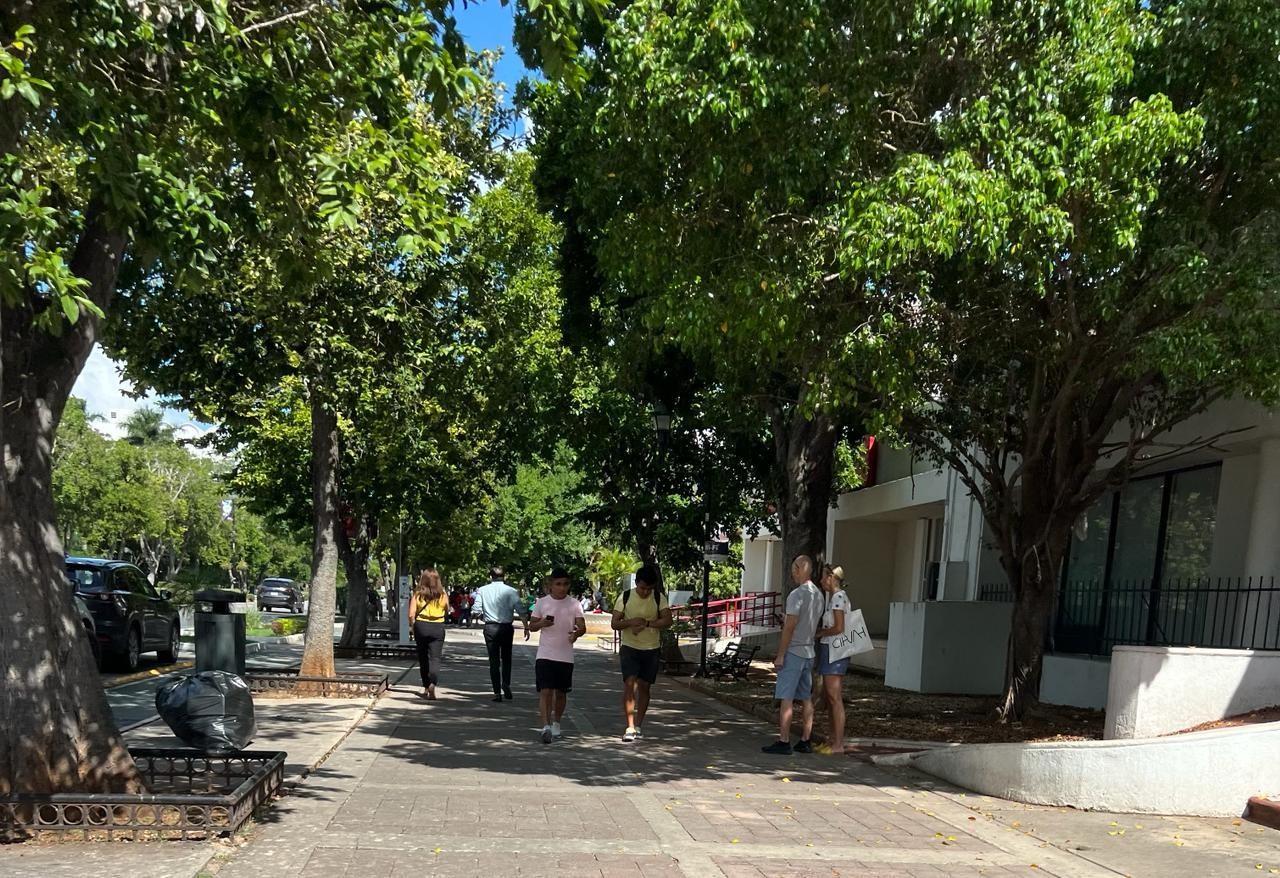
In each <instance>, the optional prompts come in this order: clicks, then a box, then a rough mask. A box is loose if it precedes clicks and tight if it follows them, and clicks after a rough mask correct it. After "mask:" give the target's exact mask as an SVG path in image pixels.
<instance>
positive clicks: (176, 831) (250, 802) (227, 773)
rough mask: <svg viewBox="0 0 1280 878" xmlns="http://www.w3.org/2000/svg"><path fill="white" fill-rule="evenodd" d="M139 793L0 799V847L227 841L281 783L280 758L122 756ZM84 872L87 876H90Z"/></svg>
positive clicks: (183, 753)
mask: <svg viewBox="0 0 1280 878" xmlns="http://www.w3.org/2000/svg"><path fill="white" fill-rule="evenodd" d="M129 755H130V756H132V757H133V761H134V764H135V765H137V767H138V772H139V773H140V774H141V775H142V779H143V782H144V783H145V784H146V787H147V790H148V791H147V792H146V793H53V794H49V795H15V796H10V797H6V798H0V842H13V841H25V840H28V839H38V840H49V841H55V840H68V841H113V840H117V839H128V840H132V841H150V840H153V839H183V840H204V839H209V838H215V837H217V836H220V835H229V834H232V833H235V832H236V830H238V829H239V828H240V827H241V825H242V824H243V823H244V822H245V821H246V820H248V819H249V817H250V816H251V815H252V814H253V812H254V810H255V809H256V808H258V807H260V806H262V805H264V804H266V803H267V802H269V801H270V800H271V799H272V798H274V797H275V795H276V793H277V792H278V791H279V789H280V787H281V785H282V784H283V783H284V760H285V756H286V755H287V754H285V753H281V752H268V751H257V750H241V751H238V752H235V753H232V754H229V755H226V756H209V755H206V754H204V753H200V752H198V751H195V750H179V749H167V748H156V749H152V748H141V747H139V748H135V747H130V748H129ZM90 871H92V870H90Z"/></svg>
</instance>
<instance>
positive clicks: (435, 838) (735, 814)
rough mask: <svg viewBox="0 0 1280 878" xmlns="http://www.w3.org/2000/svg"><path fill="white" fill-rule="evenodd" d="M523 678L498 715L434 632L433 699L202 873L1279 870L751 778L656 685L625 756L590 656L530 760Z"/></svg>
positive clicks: (1044, 812) (844, 775)
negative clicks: (438, 676)
mask: <svg viewBox="0 0 1280 878" xmlns="http://www.w3.org/2000/svg"><path fill="white" fill-rule="evenodd" d="M532 659H533V653H532V649H531V648H530V647H528V646H526V645H517V648H516V663H517V667H516V682H517V685H516V700H515V701H514V702H511V703H503V704H495V703H492V702H490V701H489V700H488V698H487V697H486V695H487V689H488V681H487V668H486V665H485V662H484V659H483V649H482V647H481V645H480V642H479V636H478V635H477V634H474V633H471V632H456V631H450V634H449V641H448V643H447V645H446V658H445V666H444V671H443V676H442V681H441V689H442V699H441V700H440V701H437V702H433V703H428V702H424V701H421V700H420V699H418V698H416V697H414V696H413V695H412V694H411V693H410V692H408V691H404V692H399V693H396V694H394V695H392V696H391V697H389V698H386V699H384V700H382V701H381V702H379V703H378V704H377V705H376V706H375V707H374V709H373V710H372V712H371V713H370V714H369V716H368V717H367V718H366V719H365V721H364V722H363V723H362V724H361V725H360V726H359V727H358V728H357V729H356V730H355V731H354V732H353V733H352V734H351V735H350V736H349V737H348V738H347V739H346V740H345V742H344V743H343V745H342V747H341V748H339V750H338V751H337V752H335V753H334V754H333V755H332V756H331V757H330V758H329V760H328V761H327V762H326V763H325V764H324V765H323V766H322V767H321V768H320V770H319V771H317V772H316V773H315V774H314V775H313V776H312V777H311V778H310V779H309V780H308V781H307V782H306V783H305V784H304V785H303V787H302V789H301V790H300V792H301V795H295V796H293V797H291V798H288V799H285V800H282V801H281V802H280V803H278V804H277V806H276V808H275V809H274V811H273V812H272V814H271V815H270V818H269V822H268V823H267V825H265V826H263V827H261V828H260V829H259V830H258V831H257V833H256V835H255V836H254V837H253V838H252V840H251V842H250V843H249V844H248V845H247V846H245V847H243V848H241V849H240V850H238V851H237V852H236V853H235V854H234V855H232V856H231V857H230V858H229V859H226V860H225V861H223V862H215V864H213V865H215V866H217V872H218V878H252V876H259V875H264V874H270V875H272V876H278V878H285V876H295V875H306V876H308V878H322V876H346V875H352V876H357V875H358V876H360V878H375V876H402V875H403V876H415V878H416V876H419V875H450V876H469V875H499V874H500V875H504V876H506V875H554V876H558V878H570V876H582V875H594V876H607V878H613V876H622V875H629V876H682V875H687V876H732V878H740V876H752V878H758V876H784V875H785V876H809V875H812V876H833V875H850V876H852V875H858V876H921V878H923V876H943V875H951V876H977V875H993V876H1045V875H1052V876H1059V878H1075V876H1081V878H1086V876H1114V875H1119V874H1132V875H1158V876H1162V878H1163V876H1172V875H1187V876H1197V878H1199V876H1205V875H1218V874H1221V875H1245V874H1251V875H1256V874H1259V873H1261V874H1264V875H1266V874H1269V870H1270V869H1272V868H1280V847H1278V846H1277V839H1280V836H1277V835H1275V834H1270V835H1267V834H1262V833H1254V832H1252V827H1249V826H1248V824H1245V825H1244V827H1245V828H1244V829H1242V828H1241V827H1232V826H1231V825H1230V821H1216V822H1215V821H1178V824H1180V825H1182V826H1183V827H1184V828H1183V829H1182V831H1181V832H1180V833H1179V835H1180V837H1177V838H1175V837H1173V833H1175V832H1178V830H1177V829H1175V828H1174V825H1173V824H1169V825H1160V824H1157V821H1156V820H1151V821H1148V822H1150V823H1151V824H1152V825H1153V826H1157V825H1159V828H1160V831H1158V832H1155V831H1153V832H1150V833H1148V832H1145V831H1135V830H1133V829H1132V828H1130V829H1128V830H1127V831H1126V834H1125V835H1120V834H1112V833H1118V830H1117V829H1116V828H1115V827H1110V826H1109V824H1110V822H1111V819H1113V818H1110V817H1109V815H1090V814H1078V813H1075V812H1065V813H1064V812H1060V811H1058V810H1056V809H1034V808H1023V807H1022V806H1012V805H1010V803H1005V802H995V801H993V800H985V799H980V797H972V800H970V799H969V797H965V796H963V795H961V794H960V793H959V792H958V791H955V790H950V789H946V788H943V787H941V786H940V785H938V784H936V783H933V782H931V781H929V780H927V779H925V778H923V777H922V776H921V775H918V774H915V773H914V772H910V771H906V770H901V769H886V768H881V767H878V766H873V765H869V764H865V763H862V762H858V761H856V760H853V759H836V758H832V757H821V756H800V755H797V756H793V757H790V758H780V757H770V756H765V755H764V754H762V753H760V752H759V747H760V745H761V744H762V743H765V742H766V741H767V740H769V735H770V730H769V729H768V728H767V727H766V726H765V725H764V724H762V723H760V722H759V721H758V720H755V719H754V718H751V717H748V716H745V715H743V714H741V713H739V712H737V711H735V710H733V709H732V708H728V707H726V706H724V705H721V704H719V703H717V702H715V701H712V700H710V699H708V698H705V697H704V696H701V695H699V694H697V693H694V692H691V691H689V690H688V689H685V688H683V687H678V686H674V685H672V684H671V683H670V681H664V680H662V679H660V680H659V685H658V687H657V689H656V690H655V691H656V699H655V705H654V709H653V710H652V711H651V714H650V718H649V721H648V722H647V723H646V730H645V731H646V737H645V738H644V739H643V740H642V741H641V742H639V743H637V744H634V745H624V744H622V743H621V742H620V741H619V740H618V733H619V731H620V721H619V718H618V708H617V693H618V683H619V681H618V677H617V671H616V660H615V659H613V658H612V656H609V655H607V654H605V653H601V652H599V651H598V650H595V649H589V650H580V651H579V654H578V667H577V672H576V675H575V684H576V686H575V690H574V692H573V694H572V695H571V696H570V708H569V714H568V716H567V717H566V720H567V721H566V723H565V729H566V737H565V739H564V740H563V741H562V742H559V743H556V744H553V745H550V746H546V745H543V744H541V743H539V742H538V741H537V740H536V734H537V731H538V728H539V727H538V724H537V722H536V715H535V700H534V694H533V687H532V676H533V675H532ZM406 682H411V680H406ZM1015 812H1016V813H1017V814H1018V815H1019V816H1011V815H1012V814H1014V813H1015ZM1019 817H1020V818H1021V819H1019ZM1123 819H1124V820H1126V821H1128V823H1126V824H1125V825H1129V824H1132V823H1133V822H1135V821H1134V820H1133V819H1132V818H1123ZM1136 822H1138V823H1142V822H1143V821H1141V820H1139V821H1136ZM1101 826H1107V827H1108V828H1107V829H1106V830H1102V829H1101V828H1100V827H1101ZM1104 833H1105V834H1104ZM1232 833H1236V835H1235V836H1233V835H1232ZM1085 838H1088V839H1089V844H1080V843H1079V840H1080V839H1085ZM1232 838H1234V839H1235V840H1234V841H1233V840H1231V839H1232ZM1073 840H1074V841H1073ZM1179 841H1181V842H1183V843H1182V844H1181V845H1179V844H1178V843H1177V842H1179ZM1051 842H1052V843H1051ZM1259 865H1261V867H1262V868H1261V869H1258V868H1257V867H1258V866H1259ZM1113 866H1114V868H1112V867H1113Z"/></svg>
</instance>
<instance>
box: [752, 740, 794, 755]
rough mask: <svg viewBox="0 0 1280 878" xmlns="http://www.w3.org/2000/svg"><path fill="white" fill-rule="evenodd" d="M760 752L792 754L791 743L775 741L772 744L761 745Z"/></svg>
mask: <svg viewBox="0 0 1280 878" xmlns="http://www.w3.org/2000/svg"><path fill="white" fill-rule="evenodd" d="M760 752H761V753H773V754H775V755H777V756H790V755H791V745H790V744H788V743H787V742H786V741H774V742H773V743H772V744H768V745H766V746H764V747H761V748H760Z"/></svg>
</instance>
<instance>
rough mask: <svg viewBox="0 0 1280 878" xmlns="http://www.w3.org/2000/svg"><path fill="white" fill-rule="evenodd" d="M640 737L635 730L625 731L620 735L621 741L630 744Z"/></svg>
mask: <svg viewBox="0 0 1280 878" xmlns="http://www.w3.org/2000/svg"><path fill="white" fill-rule="evenodd" d="M638 737H640V732H639V731H637V730H636V729H627V730H626V731H625V732H623V733H622V740H623V741H625V742H627V743H628V744H630V743H631V742H632V741H634V740H635V739H636V738H638Z"/></svg>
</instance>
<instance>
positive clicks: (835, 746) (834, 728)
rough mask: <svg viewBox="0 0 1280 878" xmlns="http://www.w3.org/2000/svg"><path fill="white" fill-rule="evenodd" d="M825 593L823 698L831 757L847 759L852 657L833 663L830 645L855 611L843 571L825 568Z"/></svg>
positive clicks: (820, 659)
mask: <svg viewBox="0 0 1280 878" xmlns="http://www.w3.org/2000/svg"><path fill="white" fill-rule="evenodd" d="M820 581H821V583H822V591H823V594H824V595H825V598H826V601H825V605H826V610H825V612H824V613H823V614H822V627H821V628H819V629H818V655H817V665H818V673H819V674H821V675H822V695H823V697H824V699H825V701H826V702H827V708H828V709H829V710H830V711H831V738H830V744H831V755H832V756H843V755H844V675H845V674H846V673H848V671H849V657H848V656H845V657H844V658H842V659H836V660H835V661H831V659H830V657H829V655H828V651H829V650H830V648H831V641H832V639H833V638H835V637H838V636H839V635H841V634H843V633H844V617H845V613H848V612H851V611H852V606H851V605H850V603H849V595H847V594H846V593H845V590H844V568H842V567H832V566H831V565H830V564H824V565H823V567H822V579H821V580H820Z"/></svg>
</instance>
